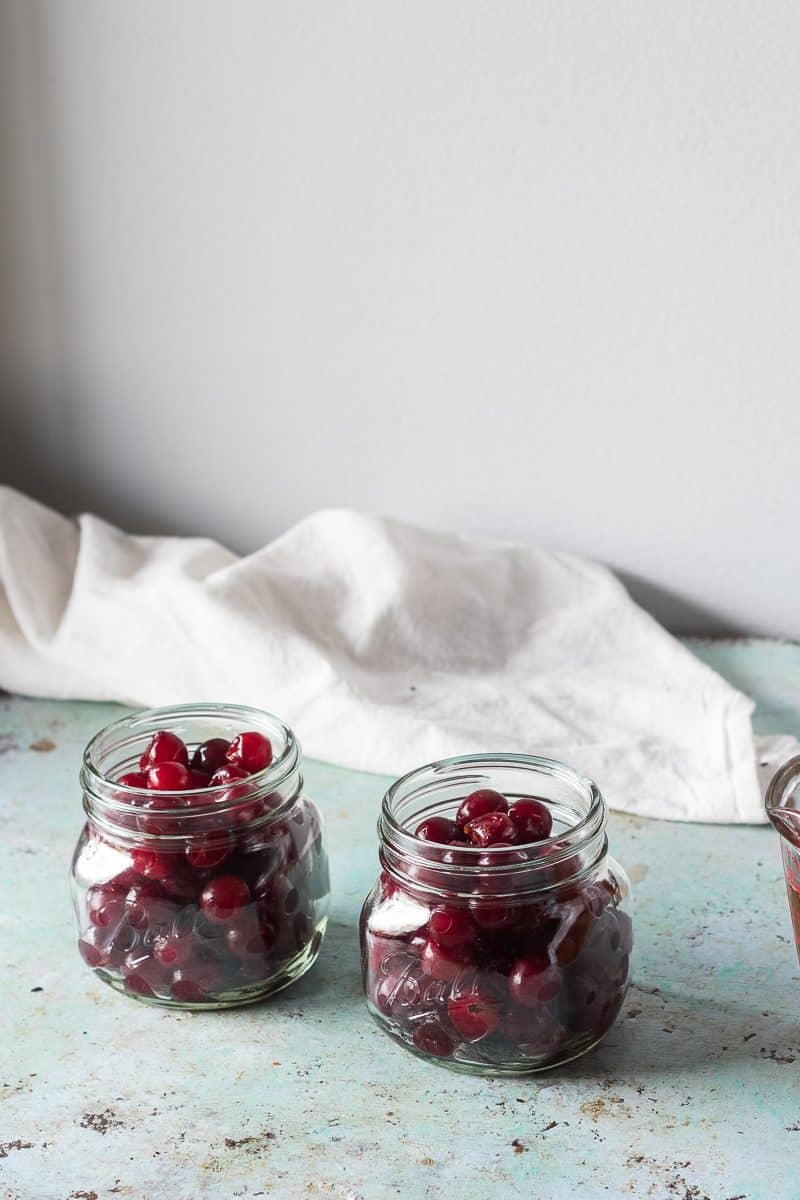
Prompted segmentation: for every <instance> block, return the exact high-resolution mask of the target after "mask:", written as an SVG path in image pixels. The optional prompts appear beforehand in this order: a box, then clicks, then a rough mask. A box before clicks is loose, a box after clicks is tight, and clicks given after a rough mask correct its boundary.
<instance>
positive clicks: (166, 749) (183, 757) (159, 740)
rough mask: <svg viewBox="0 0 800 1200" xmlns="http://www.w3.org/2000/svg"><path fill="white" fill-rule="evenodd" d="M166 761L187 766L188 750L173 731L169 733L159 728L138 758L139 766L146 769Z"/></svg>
mask: <svg viewBox="0 0 800 1200" xmlns="http://www.w3.org/2000/svg"><path fill="white" fill-rule="evenodd" d="M166 762H176V763H181V764H182V765H183V766H184V767H188V766H189V751H188V750H187V749H186V746H185V745H184V743H183V742H182V741H181V739H180V738H179V737H177V736H176V735H175V734H174V733H170V732H169V730H167V729H159V731H158V733H154V734H153V736H152V737H151V738H150V741H149V742H148V743H147V749H146V750H145V752H144V754H143V755H142V757H141V758H140V759H139V766H140V767H141V769H142V770H143V771H146V770H147V769H148V767H154V766H156V764H157V763H166Z"/></svg>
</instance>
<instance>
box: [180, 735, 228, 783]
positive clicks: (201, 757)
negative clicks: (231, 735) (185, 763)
mask: <svg viewBox="0 0 800 1200" xmlns="http://www.w3.org/2000/svg"><path fill="white" fill-rule="evenodd" d="M229 746H230V742H229V741H228V740H227V738H209V739H208V741H207V742H201V743H200V745H199V746H198V747H197V749H196V750H195V752H194V754H193V755H192V761H191V763H190V764H189V765H190V766H191V768H192V770H193V771H202V772H203V774H205V775H213V774H214V772H215V771H216V770H218V769H219V768H220V767H222V766H224V765H225V755H226V754H227V753H228V748H229Z"/></svg>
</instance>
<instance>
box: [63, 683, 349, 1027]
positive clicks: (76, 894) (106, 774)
mask: <svg viewBox="0 0 800 1200" xmlns="http://www.w3.org/2000/svg"><path fill="white" fill-rule="evenodd" d="M158 730H169V731H170V732H172V733H175V734H177V735H178V736H179V737H180V738H181V739H182V740H183V741H184V742H185V743H186V745H187V747H188V749H189V753H190V754H191V753H192V749H193V748H194V747H196V746H198V745H199V744H200V743H202V742H204V741H206V739H208V738H225V739H226V740H231V739H233V738H234V737H235V736H236V735H237V734H239V733H241V732H243V731H246V730H253V731H257V732H259V733H262V734H263V735H265V736H266V737H267V738H269V740H270V742H271V744H272V752H273V757H272V761H271V763H270V764H269V766H267V767H266V768H264V769H263V770H261V771H259V772H257V773H255V774H253V775H251V776H249V777H248V778H246V779H241V780H237V781H236V782H235V783H234V784H231V783H228V784H226V785H222V786H218V787H205V788H200V789H196V790H189V791H181V792H165V791H148V790H147V789H145V788H138V787H128V786H124V785H123V784H121V783H120V782H119V779H120V777H121V776H122V775H125V774H126V773H127V772H131V771H136V770H137V769H138V764H139V757H140V755H141V754H142V753H143V751H144V750H145V747H146V746H147V745H148V742H149V741H150V738H151V737H152V735H153V734H154V733H155V732H156V731H158ZM81 785H82V788H83V807H84V809H85V812H86V824H85V825H84V828H83V831H82V833H81V835H80V837H79V839H78V844H77V846H76V848H75V853H74V856H73V860H72V874H71V886H72V899H73V905H74V909H75V918H76V921H77V927H78V949H79V951H80V954H81V956H82V958H83V960H84V962H85V963H86V964H87V965H88V966H89V967H91V968H92V970H93V971H94V972H95V974H96V975H98V976H99V977H100V978H101V979H102V980H103V981H104V982H105V983H107V984H109V985H110V986H111V987H113V988H115V989H116V990H117V991H120V992H125V993H126V994H127V995H130V996H133V997H135V998H136V999H137V1000H143V1001H146V1002H148V1003H151V1004H159V1005H164V1006H167V1007H172V1008H183V1009H213V1008H227V1007H230V1006H233V1005H239V1004H247V1003H250V1002H252V1001H255V1000H259V999H261V998H262V997H264V996H268V995H270V994H271V993H273V992H276V991H278V990H279V989H280V988H283V987H285V986H286V985H287V984H290V983H292V982H293V980H295V979H298V978H299V977H300V976H301V975H303V974H304V973H305V972H306V971H307V970H308V969H309V967H311V965H312V964H313V963H314V961H315V959H316V958H317V956H318V954H319V950H320V946H321V944H322V939H323V936H324V933H325V926H326V922H327V912H328V895H329V890H330V888H329V877H328V859H327V853H326V849H325V844H324V840H323V832H322V820H321V817H320V813H319V811H318V809H317V808H316V806H315V805H314V804H313V802H312V801H311V800H310V799H309V798H308V797H307V796H306V795H305V794H304V792H303V778H302V774H301V758H300V747H299V745H298V742H297V740H296V738H295V736H294V734H293V733H292V731H291V729H289V728H288V727H287V726H286V725H284V724H283V723H282V722H281V721H279V720H278V719H277V718H276V717H274V716H271V715H270V714H269V713H265V712H261V711H259V710H258V709H253V708H246V707H243V706H240V705H233V704H219V705H217V704H190V705H179V706H176V707H172V708H161V709H150V710H147V711H144V712H138V713H135V714H133V715H132V716H128V717H124V718H123V719H122V720H120V721H116V722H114V724H112V725H109V726H107V727H106V728H105V729H103V730H101V732H100V733H98V734H97V736H96V737H94V738H93V739H92V741H91V742H90V743H89V745H88V746H87V747H86V750H85V752H84V756H83V766H82V769H81Z"/></svg>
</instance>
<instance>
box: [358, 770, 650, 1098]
mask: <svg viewBox="0 0 800 1200" xmlns="http://www.w3.org/2000/svg"><path fill="white" fill-rule="evenodd" d="M481 788H492V789H494V790H496V791H498V792H501V793H502V794H503V795H504V796H505V797H506V799H507V800H509V801H512V802H513V801H514V800H516V799H520V798H522V797H531V796H533V797H536V798H538V799H540V800H542V801H543V802H544V803H545V804H546V806H547V808H548V809H549V811H550V814H551V816H552V820H553V827H552V831H551V836H549V837H548V838H547V839H546V840H543V841H539V842H534V843H529V844H526V845H513V846H510V845H506V846H498V847H493V848H489V849H482V848H479V847H477V846H472V845H469V844H464V843H460V842H459V843H454V844H452V845H440V844H436V843H433V842H430V841H423V840H421V839H420V838H418V837H416V836H415V835H414V833H413V832H412V831H413V830H415V829H416V828H417V827H418V825H419V824H420V822H422V821H423V820H427V819H428V818H430V817H435V816H447V817H451V818H452V817H453V816H454V815H455V812H456V810H457V808H458V805H459V804H460V803H461V801H462V800H463V799H464V798H465V797H466V796H467V795H468V794H470V793H472V792H473V791H475V790H476V789H481ZM606 817H607V810H606V805H605V802H604V800H603V797H602V796H601V794H600V792H599V791H598V789H597V787H596V786H595V785H594V784H593V783H592V782H591V781H590V780H588V779H585V778H583V777H582V776H580V775H578V774H576V773H575V772H574V771H572V770H571V769H570V768H569V767H566V766H563V765H562V764H561V763H558V762H554V761H552V760H550V759H545V758H535V757H531V756H526V755H511V754H508V755H470V756H468V757H463V758H451V759H446V760H444V761H442V762H439V763H435V764H433V765H431V766H426V767H421V768H420V769H419V770H416V771H413V772H411V774H409V775H406V776H405V777H404V778H403V779H400V780H398V782H397V783H395V784H394V785H393V786H392V787H391V788H390V789H389V791H388V792H387V793H386V796H385V798H384V801H383V808H382V812H381V817H380V820H379V823H378V834H379V839H380V852H379V857H380V862H381V866H382V868H383V870H382V872H381V875H380V878H379V879H378V882H377V883H376V884H375V886H374V888H373V889H372V891H371V892H370V893H369V895H368V896H367V898H366V900H365V902H364V907H363V909H362V914H361V956H362V969H363V978H364V991H365V996H366V1002H367V1008H368V1009H369V1011H370V1013H371V1015H372V1016H373V1017H374V1019H375V1020H376V1021H377V1023H378V1024H379V1025H380V1026H381V1028H382V1029H383V1030H385V1032H386V1033H388V1034H390V1035H391V1037H393V1038H394V1039H395V1040H396V1041H398V1042H400V1043H401V1045H403V1046H405V1047H406V1048H407V1049H409V1050H411V1051H412V1052H414V1053H416V1054H418V1055H421V1056H423V1057H425V1058H432V1059H435V1060H436V1061H438V1062H441V1063H443V1064H445V1065H447V1066H450V1067H453V1068H455V1069H456V1070H461V1071H473V1072H477V1073H480V1074H487V1075H488V1074H504V1075H517V1074H527V1073H528V1072H531V1071H540V1070H544V1069H545V1068H548V1067H553V1066H555V1065H557V1064H559V1063H564V1062H567V1061H568V1060H569V1059H572V1058H575V1057H577V1056H578V1055H580V1054H584V1053H585V1052H586V1051H587V1050H590V1049H591V1048H592V1047H593V1046H594V1045H596V1043H597V1042H598V1041H599V1040H600V1039H601V1038H602V1037H603V1035H604V1034H605V1033H606V1032H607V1031H608V1030H609V1028H610V1027H611V1025H612V1024H613V1022H614V1019H615V1018H616V1016H617V1013H618V1012H619V1010H620V1006H621V1005H622V1001H623V999H624V997H625V993H626V991H627V988H628V982H629V979H630V955H631V951H632V947H633V937H632V926H631V916H630V885H629V883H628V879H627V876H626V875H625V872H624V871H623V870H622V868H621V867H620V866H619V865H618V864H617V863H616V862H615V861H614V859H612V858H610V857H609V855H608V842H607V838H606V832H605V828H606Z"/></svg>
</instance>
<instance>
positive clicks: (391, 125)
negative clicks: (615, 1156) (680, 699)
mask: <svg viewBox="0 0 800 1200" xmlns="http://www.w3.org/2000/svg"><path fill="white" fill-rule="evenodd" d="M0 47H1V48H2V49H1V50H0V55H1V56H2V58H1V60H0V89H2V90H1V91H0V128H1V130H2V142H0V166H3V167H4V168H5V174H4V179H3V183H2V190H1V191H0V201H1V202H2V203H1V206H0V214H2V215H0V236H1V237H2V251H3V261H4V265H3V278H4V287H5V288H6V289H7V290H6V296H5V302H4V306H3V308H2V310H0V351H1V352H2V374H1V375H0V383H2V387H3V398H4V422H5V432H4V437H3V439H2V447H1V448H0V466H2V470H3V475H4V478H5V479H6V480H7V481H9V482H13V483H16V484H17V485H19V486H23V487H26V488H28V489H29V490H30V491H32V492H34V494H37V495H40V496H42V497H43V498H45V499H49V500H51V501H54V502H55V503H58V504H60V505H62V506H64V507H66V508H68V509H75V508H79V507H84V506H89V507H93V508H94V509H96V510H98V511H100V512H101V513H103V514H105V515H107V516H109V517H111V518H112V519H115V520H118V521H121V522H124V523H126V524H127V525H129V526H133V527H135V528H137V529H139V530H163V529H172V530H177V531H185V532H208V533H212V534H215V535H216V536H218V537H219V538H221V539H222V540H224V541H226V542H228V543H229V544H230V545H232V546H233V547H234V548H237V549H242V550H243V549H247V548H252V547H254V546H256V545H257V544H259V543H260V542H261V541H263V540H265V539H267V538H269V537H270V536H272V535H274V534H275V533H277V532H279V531H280V530H282V529H283V528H284V527H285V526H286V525H287V524H289V523H290V522H292V521H293V520H295V519H296V518H298V517H299V516H301V515H303V514H305V513H307V512H308V511H310V510H311V509H313V508H315V507H318V506H321V505H329V504H347V505H356V506H363V507H366V508H368V509H371V510H374V511H380V512H384V513H389V514H392V515H396V516H400V517H404V518H408V519H410V520H413V521H417V522H420V523H426V524H429V525H434V526H442V527H450V528H454V529H463V530H467V531H480V532H482V533H486V534H495V535H501V536H512V537H515V538H522V539H529V540H531V541H536V542H542V543H546V544H551V545H556V546H560V547H564V548H567V549H570V550H574V551H578V552H581V553H585V554H587V555H591V556H594V557H597V558H600V559H604V560H606V561H607V562H609V563H610V564H611V565H613V566H615V567H617V568H620V569H621V570H622V571H623V572H624V573H627V577H628V578H630V576H633V578H634V581H637V580H638V581H640V582H639V583H638V584H636V586H635V588H634V590H635V591H636V593H637V594H638V595H639V596H641V597H642V598H643V599H644V600H645V602H646V603H648V604H649V605H650V607H652V608H653V609H654V611H656V613H657V614H659V615H661V616H662V617H664V618H666V619H667V620H668V621H669V622H670V623H671V624H672V625H673V626H674V627H677V628H682V629H691V630H697V629H706V630H723V629H744V630H753V631H761V632H771V633H776V634H784V635H789V636H795V637H800V605H798V599H799V597H798V568H797V563H798V561H800V551H799V550H798V541H799V540H800V521H799V520H798V503H797V499H798V494H800V489H799V488H798V477H799V476H800V453H799V452H798V434H800V404H799V403H798V398H799V397H800V388H798V383H800V356H799V355H798V315H799V314H800V306H799V305H798V299H799V298H800V297H799V292H800V233H799V230H800V136H799V134H800V124H799V122H798V117H799V116H800V112H799V109H800V72H799V71H798V68H799V67H800V62H799V61H798V60H799V59H800V6H798V5H797V4H796V3H793V2H786V3H782V2H779V0H750V2H747V3H744V2H741V0H724V2H723V0H717V2H710V3H709V2H706V3H703V2H701V0H670V2H668V3H667V2H665V3H653V2H649V0H609V2H605V0H604V2H602V3H594V2H590V0H586V2H577V0H575V2H572V0H552V2H545V0H532V2H529V3H523V2H522V0H502V2H497V0H495V2H490V0H487V2H482V3H478V2H476V0H433V2H432V0H393V2H392V3H387V2H385V0H318V2H317V3H312V2H309V0H285V2H280V3H278V2H275V0H255V2H248V0H233V2H231V0H218V2H216V3H199V2H198V0H136V3H135V4H130V3H128V2H126V0H70V2H69V3H65V2H64V0H52V2H43V0H16V2H15V0H0Z"/></svg>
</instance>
